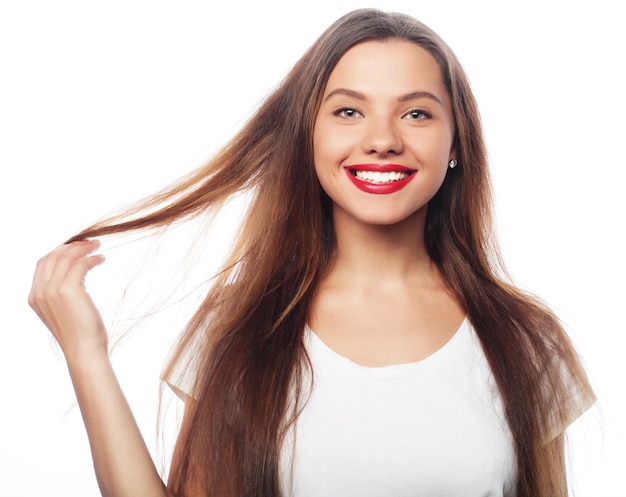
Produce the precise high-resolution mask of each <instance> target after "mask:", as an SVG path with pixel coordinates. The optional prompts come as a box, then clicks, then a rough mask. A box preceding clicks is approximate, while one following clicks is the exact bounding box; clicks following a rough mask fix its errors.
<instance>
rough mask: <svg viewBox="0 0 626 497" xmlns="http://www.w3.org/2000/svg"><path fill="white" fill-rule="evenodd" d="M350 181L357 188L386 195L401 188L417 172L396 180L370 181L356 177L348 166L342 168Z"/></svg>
mask: <svg viewBox="0 0 626 497" xmlns="http://www.w3.org/2000/svg"><path fill="white" fill-rule="evenodd" d="M344 171H345V172H346V174H347V175H348V178H350V181H352V183H354V186H356V187H357V188H358V189H359V190H361V191H362V192H365V193H373V194H375V195H388V194H390V193H395V192H397V191H400V190H402V189H403V188H404V187H405V186H406V185H408V184H409V182H410V181H411V180H412V179H413V178H414V177H415V175H416V174H417V172H414V173H412V174H410V175H409V176H407V177H406V178H404V179H401V180H398V181H390V182H389V183H370V182H369V181H364V180H361V179H359V178H357V177H356V176H355V175H354V174H352V171H351V170H350V169H348V168H346V169H344Z"/></svg>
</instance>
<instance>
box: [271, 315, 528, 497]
mask: <svg viewBox="0 0 626 497" xmlns="http://www.w3.org/2000/svg"><path fill="white" fill-rule="evenodd" d="M305 340H306V347H307V352H308V354H309V357H310V360H311V363H312V371H313V386H312V390H311V391H310V397H309V399H308V402H307V403H306V404H305V406H304V409H303V411H302V413H301V414H300V416H299V418H298V420H297V422H296V426H295V430H294V432H293V433H292V436H291V437H290V438H289V439H288V440H287V441H286V443H285V445H284V447H283V454H282V468H281V469H282V474H283V481H282V484H283V493H284V495H285V496H288V497H321V496H324V497H347V496H358V497H444V496H445V497H452V496H455V497H456V496H460V495H463V496H472V497H488V496H489V497H500V496H507V497H508V496H513V495H514V494H515V486H516V469H515V453H514V449H513V445H512V437H511V434H510V431H509V429H508V426H507V423H506V421H505V419H504V414H503V409H502V402H501V398H500V395H499V393H498V389H497V387H496V385H495V381H494V379H493V376H492V374H491V371H490V368H489V365H488V363H487V360H486V358H485V355H484V353H483V351H482V348H481V346H480V343H479V341H478V337H477V336H476V334H475V332H474V330H473V328H472V326H471V325H470V323H469V321H468V320H467V319H466V320H465V321H464V322H463V324H462V325H461V327H460V328H459V330H458V331H457V332H456V333H455V335H454V336H453V337H452V338H451V339H450V341H449V342H448V343H446V344H445V345H444V346H443V347H442V348H441V349H439V350H438V351H436V352H435V353H434V354H432V355H431V356H429V357H427V358H425V359H424V360H422V361H419V362H416V363H410V364H399V365H393V366H386V367H365V366H361V365H359V364H356V363H354V362H352V361H350V360H349V359H347V358H345V357H343V356H341V355H339V354H337V353H336V352H334V351H333V350H331V349H330V348H329V347H328V346H327V345H326V344H325V343H324V342H322V341H321V340H320V339H319V338H318V337H317V335H315V333H314V332H313V331H312V330H311V329H310V328H308V327H307V329H306V331H305Z"/></svg>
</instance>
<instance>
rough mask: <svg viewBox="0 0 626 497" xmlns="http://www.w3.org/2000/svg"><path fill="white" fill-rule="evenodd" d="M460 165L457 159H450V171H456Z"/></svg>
mask: <svg viewBox="0 0 626 497" xmlns="http://www.w3.org/2000/svg"><path fill="white" fill-rule="evenodd" d="M458 163H459V162H458V161H457V160H456V159H450V162H448V167H449V168H450V169H454V168H455V167H456V165H457V164H458Z"/></svg>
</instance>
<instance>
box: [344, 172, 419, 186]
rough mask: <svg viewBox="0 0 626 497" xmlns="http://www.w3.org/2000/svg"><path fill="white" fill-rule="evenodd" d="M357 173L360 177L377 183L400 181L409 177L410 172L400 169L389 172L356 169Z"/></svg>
mask: <svg viewBox="0 0 626 497" xmlns="http://www.w3.org/2000/svg"><path fill="white" fill-rule="evenodd" d="M355 173H356V174H355V175H356V177H357V178H358V179H360V180H362V181H367V182H369V183H375V184H382V183H391V182H392V181H400V180H403V179H405V178H408V177H409V173H407V172H399V171H392V172H388V173H381V172H379V171H355Z"/></svg>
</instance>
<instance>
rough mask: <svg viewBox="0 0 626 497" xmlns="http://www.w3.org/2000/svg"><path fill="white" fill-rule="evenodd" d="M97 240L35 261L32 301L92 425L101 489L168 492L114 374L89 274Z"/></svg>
mask: <svg viewBox="0 0 626 497" xmlns="http://www.w3.org/2000/svg"><path fill="white" fill-rule="evenodd" d="M98 247H99V243H98V242H97V241H80V242H74V243H71V244H68V245H63V246H61V247H58V248H57V249H55V250H54V251H52V252H51V253H50V254H48V255H47V256H45V257H44V258H42V259H41V260H40V261H39V263H38V264H37V269H36V271H35V276H34V279H33V286H32V289H31V292H30V295H29V299H28V300H29V303H30V305H31V307H32V308H33V309H34V310H35V312H37V314H38V315H39V317H40V318H41V320H42V321H43V322H44V323H45V324H46V326H47V327H48V328H49V329H50V331H51V332H52V334H53V335H54V337H55V338H56V339H57V341H58V342H59V345H60V346H61V349H62V350H63V353H64V355H65V358H66V361H67V366H68V369H69V372H70V376H71V378H72V383H73V385H74V390H75V391H76V398H77V400H78V404H79V406H80V410H81V413H82V416H83V420H84V422H85V427H86V428H87V434H88V436H89V443H90V445H91V452H92V455H93V461H94V467H95V470H96V476H97V479H98V484H99V486H100V491H101V492H102V495H103V496H104V497H125V496H132V497H137V496H139V495H141V496H146V497H153V496H154V497H157V496H158V497H165V496H168V497H169V496H171V494H170V493H169V492H168V491H167V489H166V488H165V485H164V484H163V482H162V480H161V478H160V476H159V474H158V472H157V470H156V468H155V466H154V463H153V461H152V458H151V457H150V453H149V452H148V449H147V447H146V444H145V442H144V440H143V438H142V436H141V433H140V431H139V428H138V427H137V423H136V422H135V419H134V417H133V414H132V412H131V410H130V407H129V406H128V403H127V402H126V398H125V397H124V394H123V392H122V390H121V388H120V385H119V383H118V381H117V378H116V377H115V373H114V372H113V368H112V366H111V362H110V360H109V354H108V337H107V333H106V329H105V327H104V324H103V321H102V318H101V316H100V313H99V312H98V310H97V309H96V307H95V305H94V303H93V301H92V300H91V298H90V297H89V294H88V293H87V291H86V289H85V284H84V281H85V276H86V274H87V272H88V271H89V270H90V269H92V268H93V267H95V266H97V265H98V264H101V263H102V262H103V261H104V257H103V256H102V255H91V254H92V253H93V252H94V251H95V250H96V249H97V248H98Z"/></svg>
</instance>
